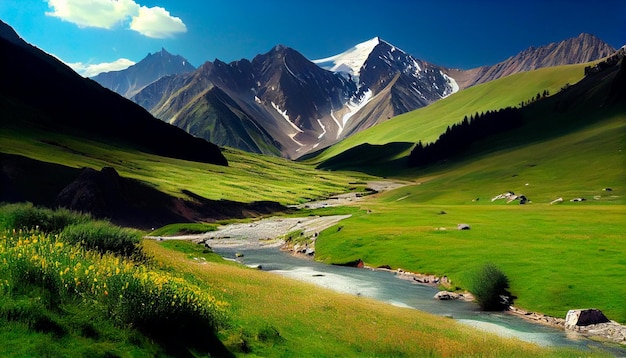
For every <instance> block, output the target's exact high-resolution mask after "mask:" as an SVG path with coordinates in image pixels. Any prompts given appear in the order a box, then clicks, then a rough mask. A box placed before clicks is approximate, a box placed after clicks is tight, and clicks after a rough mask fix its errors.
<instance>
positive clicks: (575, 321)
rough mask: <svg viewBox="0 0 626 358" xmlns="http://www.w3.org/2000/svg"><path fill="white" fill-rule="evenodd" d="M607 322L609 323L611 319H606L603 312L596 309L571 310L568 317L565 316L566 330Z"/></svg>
mask: <svg viewBox="0 0 626 358" xmlns="http://www.w3.org/2000/svg"><path fill="white" fill-rule="evenodd" d="M606 322H609V319H608V318H606V316H605V315H604V313H602V311H600V310H598V309H595V308H588V309H582V310H569V311H568V312H567V316H565V328H568V329H574V328H575V327H576V326H589V325H591V324H598V323H606Z"/></svg>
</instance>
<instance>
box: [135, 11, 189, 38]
mask: <svg viewBox="0 0 626 358" xmlns="http://www.w3.org/2000/svg"><path fill="white" fill-rule="evenodd" d="M130 28H131V29H132V30H135V31H137V32H139V33H140V34H142V35H144V36H148V37H152V38H158V39H161V38H166V37H171V36H173V35H174V34H177V33H181V32H187V27H186V26H185V24H184V23H183V21H182V20H181V19H180V18H178V17H174V16H171V15H170V13H169V11H167V10H165V9H164V8H162V7H158V6H155V7H151V8H147V7H145V6H142V7H141V8H140V9H139V16H135V17H133V21H132V22H131V23H130Z"/></svg>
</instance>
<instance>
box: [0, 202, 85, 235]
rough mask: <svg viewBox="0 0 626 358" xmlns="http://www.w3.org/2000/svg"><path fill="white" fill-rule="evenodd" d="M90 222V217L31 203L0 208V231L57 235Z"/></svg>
mask: <svg viewBox="0 0 626 358" xmlns="http://www.w3.org/2000/svg"><path fill="white" fill-rule="evenodd" d="M90 220H92V218H91V215H89V214H82V213H77V212H73V211H70V210H67V209H57V210H51V209H47V208H42V207H37V206H33V204H31V203H20V204H9V205H3V206H2V207H1V208H0V229H18V230H19V229H25V230H31V229H37V230H40V231H42V232H45V233H50V234H58V233H60V232H61V231H62V230H63V229H64V228H65V227H66V226H68V225H71V224H78V223H84V222H88V221H90Z"/></svg>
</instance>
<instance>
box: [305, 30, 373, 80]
mask: <svg viewBox="0 0 626 358" xmlns="http://www.w3.org/2000/svg"><path fill="white" fill-rule="evenodd" d="M380 41H381V40H380V39H379V38H378V37H374V38H373V39H371V40H367V41H365V42H362V43H360V44H358V45H356V46H354V47H353V48H351V49H349V50H348V51H346V52H343V53H340V54H338V55H335V56H331V57H327V58H322V59H319V60H313V61H311V62H313V63H315V64H316V65H318V66H320V67H321V68H323V69H325V70H328V71H332V72H342V73H346V74H349V75H350V76H353V81H354V82H356V83H358V80H356V79H355V78H354V77H358V76H359V72H360V70H361V67H363V64H364V63H365V61H366V60H367V58H368V57H369V55H370V54H371V53H372V51H373V50H374V47H376V46H377V45H378V44H379V43H380Z"/></svg>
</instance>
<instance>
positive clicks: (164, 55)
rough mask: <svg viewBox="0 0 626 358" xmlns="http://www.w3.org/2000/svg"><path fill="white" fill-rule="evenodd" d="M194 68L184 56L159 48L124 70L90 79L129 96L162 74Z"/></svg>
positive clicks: (188, 70)
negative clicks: (159, 49)
mask: <svg viewBox="0 0 626 358" xmlns="http://www.w3.org/2000/svg"><path fill="white" fill-rule="evenodd" d="M195 69H196V68H195V67H194V66H193V65H191V64H190V63H189V61H187V60H186V59H185V58H183V57H181V56H178V55H172V54H170V53H169V52H167V51H166V50H165V49H161V51H159V52H155V53H153V54H148V56H146V58H144V59H143V60H141V61H140V62H138V63H136V64H134V65H132V66H130V67H129V68H127V69H125V70H121V71H111V72H105V73H100V74H98V75H97V76H94V77H92V78H91V79H93V80H94V81H96V82H98V83H99V84H101V85H102V86H104V87H106V88H108V89H110V90H112V91H114V92H117V93H119V94H121V95H122V96H124V97H126V98H130V97H132V96H134V95H135V94H136V93H137V92H139V91H141V90H142V89H143V88H144V87H145V86H147V85H149V84H150V83H152V82H154V81H156V80H158V79H159V78H161V77H163V76H167V75H176V74H180V73H186V72H192V71H194V70H195Z"/></svg>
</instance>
